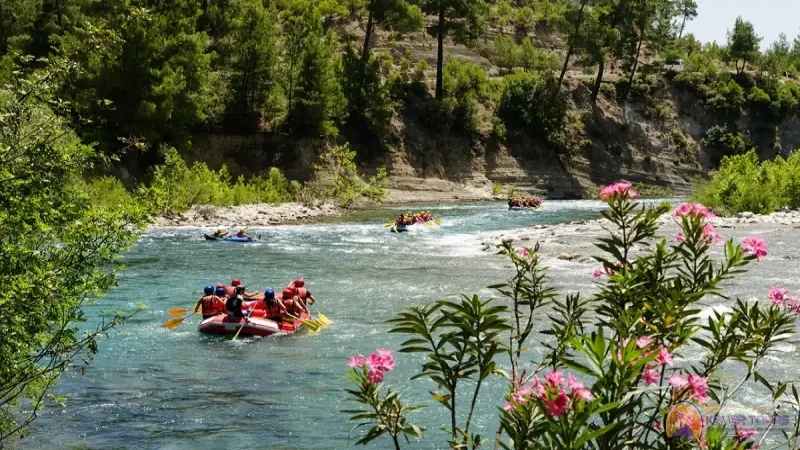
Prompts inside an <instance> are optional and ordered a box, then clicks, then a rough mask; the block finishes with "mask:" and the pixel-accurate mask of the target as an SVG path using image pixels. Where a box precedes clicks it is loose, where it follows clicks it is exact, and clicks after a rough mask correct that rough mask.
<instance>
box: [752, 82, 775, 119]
mask: <svg viewBox="0 0 800 450" xmlns="http://www.w3.org/2000/svg"><path fill="white" fill-rule="evenodd" d="M747 101H748V102H749V103H750V106H751V107H752V108H753V111H754V112H755V115H756V116H758V117H768V118H771V117H773V114H774V112H775V111H774V110H773V108H772V107H773V105H772V99H771V98H770V97H769V94H767V93H766V92H764V91H762V90H761V89H759V88H757V87H754V88H753V89H752V90H751V91H750V94H749V95H748V96H747Z"/></svg>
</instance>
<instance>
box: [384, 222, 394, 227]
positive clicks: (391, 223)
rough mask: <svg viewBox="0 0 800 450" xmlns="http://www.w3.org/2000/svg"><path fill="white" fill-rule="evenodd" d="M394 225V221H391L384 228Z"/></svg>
mask: <svg viewBox="0 0 800 450" xmlns="http://www.w3.org/2000/svg"><path fill="white" fill-rule="evenodd" d="M392 225H394V222H389V223H387V224H386V225H384V226H383V228H389V227H390V226H392Z"/></svg>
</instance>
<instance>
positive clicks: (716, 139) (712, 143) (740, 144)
mask: <svg viewBox="0 0 800 450" xmlns="http://www.w3.org/2000/svg"><path fill="white" fill-rule="evenodd" d="M701 142H702V143H703V145H705V146H706V147H710V148H712V149H714V150H715V151H716V154H717V155H718V156H717V159H719V158H720V157H721V156H725V155H735V154H741V153H744V152H745V151H747V149H748V148H749V147H750V145H749V143H748V142H747V140H746V139H745V137H744V136H743V135H742V134H741V133H736V132H732V131H729V130H728V127H727V126H725V125H714V126H713V127H711V128H709V129H708V131H706V136H705V137H704V138H703V140H702V141H701Z"/></svg>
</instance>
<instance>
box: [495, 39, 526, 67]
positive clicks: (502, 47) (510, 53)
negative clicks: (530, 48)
mask: <svg viewBox="0 0 800 450" xmlns="http://www.w3.org/2000/svg"><path fill="white" fill-rule="evenodd" d="M521 56H522V55H521V52H520V48H519V46H518V45H517V43H516V41H515V40H514V38H513V37H509V36H498V37H497V38H495V40H494V52H493V54H492V59H493V62H494V64H495V65H497V66H498V67H500V69H506V71H508V72H511V69H513V68H514V67H516V66H518V65H519V63H520V61H521Z"/></svg>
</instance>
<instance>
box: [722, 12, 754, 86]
mask: <svg viewBox="0 0 800 450" xmlns="http://www.w3.org/2000/svg"><path fill="white" fill-rule="evenodd" d="M760 43H761V37H759V36H758V35H756V32H755V29H754V28H753V24H752V23H750V22H747V21H745V20H744V19H742V17H741V16H739V17H738V18H737V19H736V23H735V24H734V26H733V31H728V55H729V57H730V58H731V59H732V60H733V62H734V63H735V64H736V73H737V74H741V73H742V72H744V69H745V67H746V66H747V63H748V62H751V61H755V59H756V58H757V57H758V55H759V50H758V46H759V44H760ZM740 62H741V64H742V66H741V68H740V67H739V63H740Z"/></svg>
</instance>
